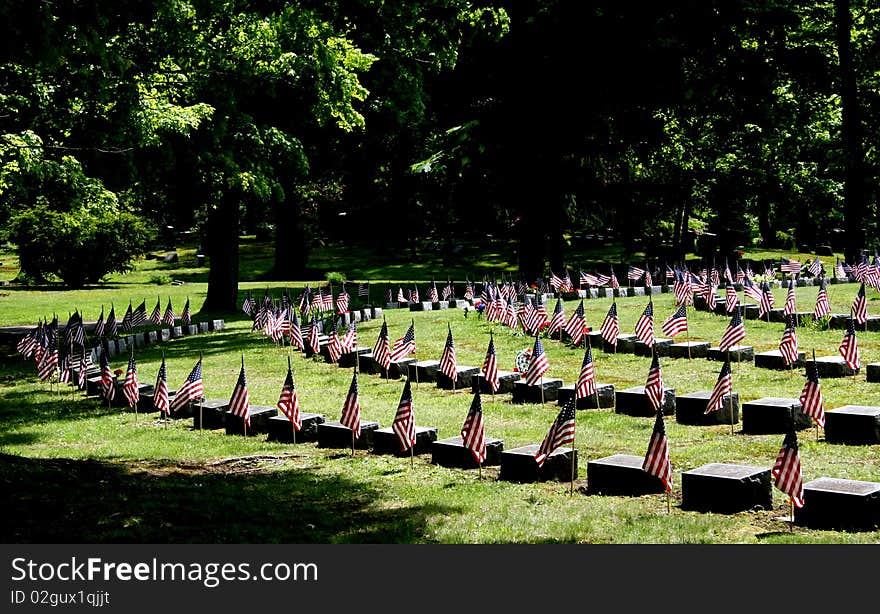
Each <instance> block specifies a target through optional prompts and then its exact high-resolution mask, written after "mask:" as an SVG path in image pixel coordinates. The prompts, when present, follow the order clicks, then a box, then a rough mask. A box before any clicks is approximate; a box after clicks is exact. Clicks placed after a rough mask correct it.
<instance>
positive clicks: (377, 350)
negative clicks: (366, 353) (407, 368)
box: [373, 320, 391, 370]
mask: <svg viewBox="0 0 880 614" xmlns="http://www.w3.org/2000/svg"><path fill="white" fill-rule="evenodd" d="M373 360H374V361H376V364H377V365H379V366H380V367H382V368H383V369H386V370H387V369H388V368H389V367H390V366H391V343H390V340H389V338H388V323H387V322H385V320H382V329H381V330H380V331H379V338H378V339H376V345H375V346H373Z"/></svg>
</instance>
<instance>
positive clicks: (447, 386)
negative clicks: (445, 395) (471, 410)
mask: <svg viewBox="0 0 880 614" xmlns="http://www.w3.org/2000/svg"><path fill="white" fill-rule="evenodd" d="M455 371H456V372H457V374H458V380H457V381H456V382H455V389H456V390H470V389H471V386H472V385H473V380H474V377H476V376H477V375H479V373H480V368H479V367H468V366H465V365H457V366H456V367H455ZM437 387H438V388H443V389H444V390H452V388H453V386H452V379H450V378H449V376H448V375H446V374H445V373H441V372H440V371H439V370H438V371H437Z"/></svg>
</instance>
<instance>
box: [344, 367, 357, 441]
mask: <svg viewBox="0 0 880 614" xmlns="http://www.w3.org/2000/svg"><path fill="white" fill-rule="evenodd" d="M339 423H340V424H341V425H342V426H347V427H348V428H350V429H351V431H352V432H353V433H354V438H355V439H360V437H361V400H360V394H359V393H358V374H357V370H355V371H354V374H353V375H352V378H351V386H349V388H348V395H347V396H346V397H345V405H343V406H342V418H340V419H339Z"/></svg>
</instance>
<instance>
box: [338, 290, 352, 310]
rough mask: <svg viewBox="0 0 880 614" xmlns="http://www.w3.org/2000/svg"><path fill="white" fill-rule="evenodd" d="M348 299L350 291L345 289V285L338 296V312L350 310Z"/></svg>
mask: <svg viewBox="0 0 880 614" xmlns="http://www.w3.org/2000/svg"><path fill="white" fill-rule="evenodd" d="M348 301H349V296H348V292H346V291H345V286H343V287H342V291H341V292H340V293H339V294H338V295H337V297H336V313H346V312H347V311H348Z"/></svg>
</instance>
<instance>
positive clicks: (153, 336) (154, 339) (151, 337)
mask: <svg viewBox="0 0 880 614" xmlns="http://www.w3.org/2000/svg"><path fill="white" fill-rule="evenodd" d="M146 341H147V343H148V344H149V345H153V344H155V343H159V332H158V331H155V330H151V331H148V332H147V337H146Z"/></svg>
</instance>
